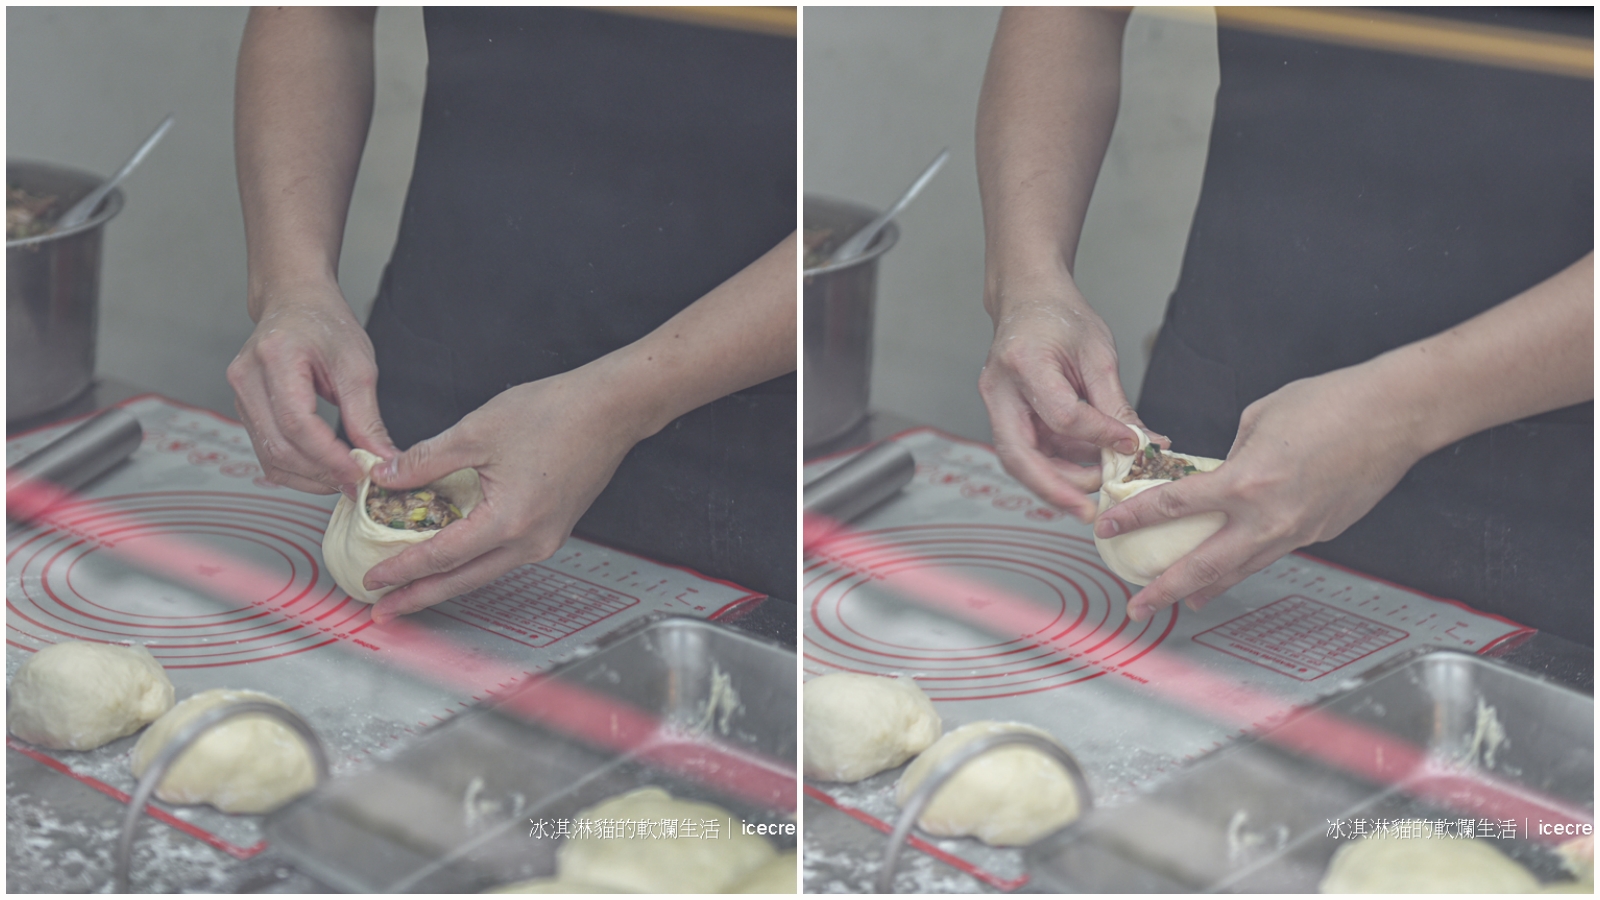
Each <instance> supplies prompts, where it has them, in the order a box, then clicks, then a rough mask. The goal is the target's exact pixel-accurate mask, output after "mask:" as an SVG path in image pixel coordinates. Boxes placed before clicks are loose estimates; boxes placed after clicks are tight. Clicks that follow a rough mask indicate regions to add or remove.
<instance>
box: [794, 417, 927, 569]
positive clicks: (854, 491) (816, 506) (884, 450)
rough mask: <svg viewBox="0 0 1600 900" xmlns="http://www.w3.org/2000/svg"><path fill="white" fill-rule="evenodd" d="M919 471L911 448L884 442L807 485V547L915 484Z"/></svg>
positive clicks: (805, 503) (805, 501)
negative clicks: (913, 482)
mask: <svg viewBox="0 0 1600 900" xmlns="http://www.w3.org/2000/svg"><path fill="white" fill-rule="evenodd" d="M916 472H917V463H916V461H915V460H913V459H912V458H911V451H909V450H907V449H906V448H904V447H902V446H900V445H899V444H896V443H895V442H893V441H884V442H882V443H879V444H875V445H873V446H871V447H868V448H867V449H866V450H863V451H861V452H860V453H858V454H856V456H855V458H854V459H852V460H850V461H849V462H847V463H844V464H842V465H840V466H839V467H838V468H836V469H834V470H833V471H831V472H829V473H828V474H826V475H823V476H822V477H821V478H818V479H817V480H816V481H813V482H812V483H810V484H808V485H806V488H805V498H804V505H805V513H806V527H805V546H806V547H808V548H809V547H811V546H812V545H814V544H817V543H819V542H821V541H822V540H823V539H824V538H826V537H828V536H829V535H831V534H833V533H834V532H836V531H838V530H839V529H840V528H842V527H844V525H845V524H846V523H849V522H852V521H854V520H856V519H857V518H859V517H861V516H862V515H863V514H865V513H866V512H867V511H868V510H870V509H872V508H873V507H874V506H877V505H878V504H879V503H882V502H883V501H885V500H887V499H889V498H890V497H893V496H894V495H895V494H897V493H899V492H900V489H901V488H903V487H905V486H906V485H908V484H910V483H911V476H913V475H915V474H916Z"/></svg>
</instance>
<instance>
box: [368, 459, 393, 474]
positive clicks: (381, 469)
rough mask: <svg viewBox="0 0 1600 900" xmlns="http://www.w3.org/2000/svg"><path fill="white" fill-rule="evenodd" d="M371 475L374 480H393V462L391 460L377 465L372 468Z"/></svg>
mask: <svg viewBox="0 0 1600 900" xmlns="http://www.w3.org/2000/svg"><path fill="white" fill-rule="evenodd" d="M372 474H373V477H375V478H393V477H394V460H392V459H391V460H389V461H388V462H383V463H378V464H377V465H376V466H373V467H372Z"/></svg>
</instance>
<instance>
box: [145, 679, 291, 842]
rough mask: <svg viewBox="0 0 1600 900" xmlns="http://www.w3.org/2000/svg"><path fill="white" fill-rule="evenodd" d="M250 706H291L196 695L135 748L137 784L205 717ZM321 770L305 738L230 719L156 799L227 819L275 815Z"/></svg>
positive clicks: (283, 728) (261, 720)
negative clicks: (206, 808)
mask: <svg viewBox="0 0 1600 900" xmlns="http://www.w3.org/2000/svg"><path fill="white" fill-rule="evenodd" d="M246 700H257V701H263V702H266V703H276V704H277V705H279V706H282V707H283V708H285V709H288V708H289V706H288V704H286V703H284V702H283V701H282V700H279V699H277V698H276V697H271V696H268V695H266V694H262V693H259V692H257V691H230V690H224V689H220V688H219V689H217V690H211V691H204V692H202V693H199V694H195V695H194V696H193V697H190V698H189V699H187V700H185V701H183V702H182V703H179V704H178V705H177V706H174V707H173V708H172V711H171V712H169V713H167V714H166V715H164V716H162V717H161V718H160V719H158V720H156V723H155V724H154V725H151V726H150V730H149V731H146V732H145V733H144V734H143V735H141V736H140V737H139V743H137V744H135V745H134V747H133V776H134V777H135V778H140V777H143V775H144V773H145V770H146V769H148V768H150V763H151V762H153V761H154V760H155V758H156V754H158V753H160V752H161V748H163V747H165V746H166V745H167V743H168V742H169V741H171V740H172V738H173V737H175V736H176V735H177V733H178V732H179V731H181V730H183V727H184V726H185V725H187V724H189V722H191V721H193V720H194V719H195V717H197V716H199V715H200V714H201V713H203V712H205V711H207V710H210V709H215V708H216V707H219V706H225V705H227V704H230V703H239V702H242V701H246ZM316 781H317V774H316V766H315V764H314V763H313V762H312V760H311V752H310V751H309V750H307V749H306V747H305V744H303V743H302V742H301V740H300V735H298V734H296V733H295V732H294V731H292V730H291V729H290V728H289V726H287V725H284V724H283V723H281V722H279V721H278V720H276V719H269V718H267V717H266V716H263V715H251V716H240V717H238V718H234V719H229V720H228V721H226V722H223V723H222V724H221V725H217V726H215V727H214V728H212V729H211V730H210V731H207V732H206V733H205V735H204V736H202V737H201V738H200V740H198V741H196V742H194V744H192V745H191V746H190V747H189V749H188V750H186V751H184V753H183V755H182V756H180V757H178V759H177V761H176V762H174V763H173V764H172V765H171V766H170V767H169V768H168V769H167V774H166V777H165V778H164V779H163V780H162V782H161V785H160V786H159V787H157V788H156V796H157V797H160V798H161V799H162V800H165V801H166V802H168V803H209V804H211V805H212V806H215V807H216V808H217V809H220V810H222V811H223V812H226V813H268V812H272V811H273V810H275V809H277V808H278V807H280V806H282V805H284V804H285V803H288V802H289V801H290V800H293V799H294V798H296V797H298V796H300V795H301V794H304V793H307V792H309V791H310V790H311V789H312V788H313V787H315V786H316Z"/></svg>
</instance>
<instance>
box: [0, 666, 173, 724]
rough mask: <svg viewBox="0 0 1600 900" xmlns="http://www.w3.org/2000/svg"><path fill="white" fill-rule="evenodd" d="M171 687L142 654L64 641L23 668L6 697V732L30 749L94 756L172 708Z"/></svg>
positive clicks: (163, 673)
mask: <svg viewBox="0 0 1600 900" xmlns="http://www.w3.org/2000/svg"><path fill="white" fill-rule="evenodd" d="M172 697H173V691H172V682H171V681H169V680H167V673H166V671H165V670H164V669H162V668H161V664H160V663H158V662H156V658H155V657H153V656H151V655H150V651H149V650H146V649H145V648H143V647H122V646H119V645H117V644H92V643H87V642H84V641H64V642H62V643H60V644H52V645H50V646H49V647H46V648H44V649H43V650H40V651H39V652H37V653H35V654H34V655H33V657H32V658H31V659H29V660H28V661H27V662H25V663H23V664H22V668H20V669H18V670H17V674H16V675H15V676H14V677H13V678H12V679H11V687H10V689H9V690H8V691H7V692H6V727H7V728H9V729H10V730H11V733H12V734H14V735H16V736H17V737H19V738H21V739H23V740H25V741H27V742H28V743H30V744H37V745H39V746H41V747H50V748H52V749H55V750H93V749H94V748H96V747H99V746H101V745H102V744H107V743H110V742H111V741H114V740H116V739H117V738H119V737H122V736H123V735H126V734H133V733H134V732H135V731H138V730H139V729H141V728H143V727H144V726H145V725H146V724H147V723H149V722H153V721H155V720H156V719H157V718H158V717H160V715H161V714H162V713H164V712H166V711H167V710H169V709H171V708H172Z"/></svg>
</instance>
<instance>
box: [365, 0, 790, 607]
mask: <svg viewBox="0 0 1600 900" xmlns="http://www.w3.org/2000/svg"><path fill="white" fill-rule="evenodd" d="M425 23H426V27H427V36H428V87H427V94H426V97H425V99H424V101H423V111H422V127H421V134H420V137H419V139H418V142H417V155H416V163H415V167H414V170H413V173H412V179H411V186H410V191H409V193H408V194H407V197H406V204H405V211H404V215H403V218H402V220H401V225H400V233H399V236H398V238H397V240H396V243H395V249H394V255H393V257H392V258H391V260H390V262H389V266H388V268H387V269H386V270H385V272H384V277H383V283H382V285H381V287H380V288H379V293H378V298H377V300H376V302H375V303H374V305H373V309H372V315H371V318H370V320H369V322H368V324H367V330H368V333H369V334H370V335H371V337H372V341H373V343H374V345H375V346H376V348H377V357H378V371H379V383H378V403H379V406H380V407H381V409H382V412H383V417H384V422H385V423H386V424H387V425H388V428H389V431H390V433H391V435H392V436H393V438H394V441H395V444H396V445H397V446H400V447H408V446H410V445H412V444H414V443H416V442H417V441H420V440H423V439H424V438H428V437H432V436H433V435H435V434H438V433H439V432H441V431H444V430H445V429H447V428H449V427H450V426H452V425H454V424H455V423H456V422H457V421H459V420H460V419H461V417H462V416H464V415H466V414H467V413H469V412H471V411H472V410H474V409H476V408H478V407H479V406H481V405H483V404H484V403H485V402H487V401H488V400H489V399H490V398H492V397H494V396H495V395H496V394H498V393H500V392H501V391H504V390H505V389H507V388H509V387H512V386H514V385H518V384H522V383H525V382H529V381H534V380H536V379H540V378H546V377H549V376H552V375H556V374H558V373H561V372H566V371H569V370H571V369H574V368H577V367H578V366H581V365H584V364H585V363H588V362H590V361H592V360H594V359H596V358H598V357H600V356H603V355H605V354H606V353H609V352H611V351H613V350H616V349H617V348H619V347H622V346H624V345H626V344H629V343H631V342H633V341H636V340H638V339H639V338H641V337H643V336H644V335H646V334H647V333H649V332H650V331H651V330H653V329H654V328H656V327H657V326H659V325H660V324H661V323H662V322H664V321H666V320H667V319H668V318H670V317H671V316H672V315H673V314H675V313H677V312H678V311H680V310H682V309H683V308H684V307H686V306H688V305H689V304H690V303H692V302H694V301H695V300H697V299H698V298H700V297H701V296H703V295H704V294H705V293H707V292H708V291H710V290H711V289H712V288H714V287H716V286H717V285H718V284H720V283H721V282H723V281H724V280H726V279H727V278H728V277H730V276H732V275H733V274H735V273H736V272H738V271H739V270H740V269H742V268H744V267H745V266H747V265H749V264H750V263H751V262H753V261H754V260H755V259H756V258H757V257H759V256H760V255H761V254H763V253H765V252H766V251H768V250H770V249H771V248H772V247H773V246H774V245H776V244H777V243H778V242H779V241H781V240H783V238H784V237H785V236H786V235H788V234H789V233H790V232H791V231H793V230H794V228H795V221H796V205H795V169H796V156H795V154H796V150H795V141H796V129H795V41H794V40H793V39H792V38H779V37H770V36H763V35H756V34H749V33H743V32H737V31H728V30H722V29H715V28H707V27H700V26H695V25H687V24H679V23H673V22H664V21H658V20H654V19H647V18H639V17H634V16H629V15H621V14H612V13H600V12H593V11H587V10H582V9H571V8H539V7H533V8H528V7H493V8H462V7H453V8H445V9H429V10H427V12H426V13H425ZM795 410H796V405H795V378H794V376H793V375H789V376H785V377H783V378H777V379H774V380H772V381H769V382H766V383H764V384H760V385H757V386H755V387H752V388H749V389H747V390H744V391H740V392H739V393H737V394H734V395H732V396H729V397H726V398H724V399H722V400H719V401H716V402H714V403H710V404H708V405H706V406H704V407H701V408H700V409H697V410H694V411H693V412H690V413H689V414H687V415H684V416H682V417H680V418H679V419H677V420H676V421H674V422H672V423H671V424H670V425H668V426H667V427H666V428H665V429H664V430H663V431H662V432H661V433H660V434H657V435H655V436H653V437H651V438H649V439H647V440H645V441H643V442H641V443H640V444H639V445H638V446H636V447H635V448H634V449H633V451H632V452H631V453H629V454H628V456H627V458H626V459H624V460H623V462H622V465H621V467H620V468H619V469H618V470H617V473H616V476H615V477H614V478H613V479H612V481H611V483H610V485H609V486H607V487H606V489H605V490H604V491H603V492H602V493H601V494H600V496H599V498H597V499H596V500H595V502H594V505H593V506H592V507H590V509H589V511H588V513H586V514H585V515H584V516H583V518H582V519H581V520H580V521H579V523H578V525H577V528H576V533H577V534H579V535H581V536H583V537H586V538H591V539H593V540H596V541H599V542H601V543H603V544H607V545H609V546H612V547H616V548H619V549H622V550H627V551H630V552H634V553H639V554H642V555H644V556H648V557H652V558H654V559H658V560H662V561H665V562H669V563H673V564H676V565H683V566H689V567H691V568H694V569H697V570H699V571H701V572H703V573H705V574H707V575H711V576H714V577H719V578H725V579H729V580H732V581H735V582H738V583H739V584H742V585H744V586H746V587H749V588H752V589H754V590H758V591H761V592H763V593H767V594H772V595H776V596H779V597H783V598H786V599H790V600H792V599H793V598H794V585H795V549H794V548H795V527H794V519H795V516H794V497H795V493H794V478H795V474H794V473H795V446H796V440H795Z"/></svg>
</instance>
